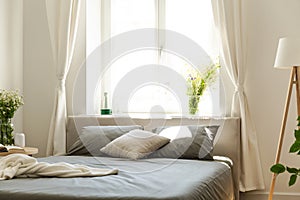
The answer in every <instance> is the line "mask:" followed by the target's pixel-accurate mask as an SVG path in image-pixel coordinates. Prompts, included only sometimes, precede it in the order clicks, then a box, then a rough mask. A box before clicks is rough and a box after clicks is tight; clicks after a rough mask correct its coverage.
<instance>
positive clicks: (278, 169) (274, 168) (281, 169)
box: [270, 163, 285, 174]
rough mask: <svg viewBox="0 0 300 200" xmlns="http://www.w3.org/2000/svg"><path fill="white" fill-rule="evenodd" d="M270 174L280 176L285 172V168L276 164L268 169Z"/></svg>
mask: <svg viewBox="0 0 300 200" xmlns="http://www.w3.org/2000/svg"><path fill="white" fill-rule="evenodd" d="M270 170H271V172H273V173H275V174H281V173H283V172H285V167H284V166H283V165H282V164H280V163H278V164H275V165H273V166H272V167H271V168H270Z"/></svg>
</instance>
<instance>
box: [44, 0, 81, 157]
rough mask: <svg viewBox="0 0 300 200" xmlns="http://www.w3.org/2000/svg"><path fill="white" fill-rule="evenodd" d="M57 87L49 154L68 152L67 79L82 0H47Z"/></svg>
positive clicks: (48, 146) (49, 138)
mask: <svg viewBox="0 0 300 200" xmlns="http://www.w3.org/2000/svg"><path fill="white" fill-rule="evenodd" d="M46 9H47V16H48V25H49V32H50V39H51V44H52V52H53V59H54V65H55V66H54V67H55V68H56V76H57V88H56V94H55V100H54V109H53V113H52V118H51V122H50V129H49V136H48V145H47V155H48V156H49V155H61V154H64V153H65V152H66V117H67V109H66V91H65V81H66V77H67V74H68V71H69V68H70V65H71V61H72V57H73V52H74V46H75V39H76V33H77V27H78V15H79V9H80V0H46Z"/></svg>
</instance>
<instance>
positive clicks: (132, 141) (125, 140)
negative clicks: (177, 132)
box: [100, 130, 170, 160]
mask: <svg viewBox="0 0 300 200" xmlns="http://www.w3.org/2000/svg"><path fill="white" fill-rule="evenodd" d="M169 141H170V139H168V138H165V137H163V136H159V135H157V134H154V133H151V132H149V131H143V130H132V131H130V132H128V133H127V134H125V135H122V136H121V137H119V138H117V139H115V140H113V141H112V142H110V143H109V144H108V145H106V146H105V147H103V148H102V149H101V150H100V151H101V152H103V153H106V154H107V155H109V156H112V157H120V158H130V159H133V160H137V159H139V158H143V157H145V156H147V155H149V154H150V153H152V152H153V151H155V150H157V149H158V148H160V147H162V146H163V145H165V144H167V143H168V142H169Z"/></svg>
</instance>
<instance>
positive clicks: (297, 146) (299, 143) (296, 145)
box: [290, 141, 300, 153]
mask: <svg viewBox="0 0 300 200" xmlns="http://www.w3.org/2000/svg"><path fill="white" fill-rule="evenodd" d="M297 151H300V141H295V142H294V144H292V146H291V148H290V153H295V152H297Z"/></svg>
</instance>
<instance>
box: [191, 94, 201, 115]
mask: <svg viewBox="0 0 300 200" xmlns="http://www.w3.org/2000/svg"><path fill="white" fill-rule="evenodd" d="M199 102H200V95H193V96H189V113H190V114H191V115H195V114H196V113H197V112H198V105H199Z"/></svg>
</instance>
